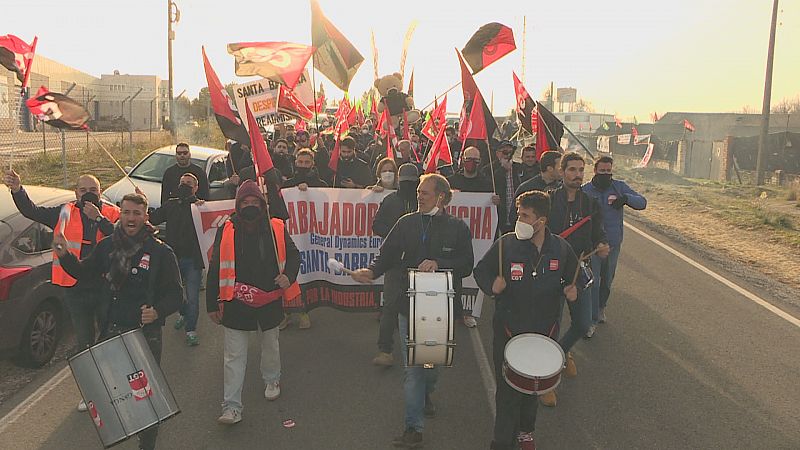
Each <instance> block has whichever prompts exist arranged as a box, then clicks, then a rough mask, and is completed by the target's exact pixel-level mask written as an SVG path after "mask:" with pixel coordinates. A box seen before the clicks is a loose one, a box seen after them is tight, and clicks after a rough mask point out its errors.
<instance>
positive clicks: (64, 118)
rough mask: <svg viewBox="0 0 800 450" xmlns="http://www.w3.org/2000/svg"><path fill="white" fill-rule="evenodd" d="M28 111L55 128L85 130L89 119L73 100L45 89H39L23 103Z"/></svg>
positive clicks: (80, 106) (82, 108)
mask: <svg viewBox="0 0 800 450" xmlns="http://www.w3.org/2000/svg"><path fill="white" fill-rule="evenodd" d="M25 105H27V106H28V111H30V112H31V114H33V115H35V116H36V117H38V118H39V120H41V121H43V122H46V123H47V124H49V125H52V126H54V127H56V128H65V129H69V130H87V129H89V127H88V126H87V125H86V122H88V121H89V119H91V116H90V115H89V112H88V111H86V109H85V108H84V107H83V105H81V104H80V103H78V102H76V101H75V100H73V99H71V98H69V97H67V96H66V95H64V94H59V93H56V92H50V91H48V90H47V88H46V87H44V86H42V87H40V88H39V92H37V93H36V95H35V96H34V97H33V98H29V99H28V100H26V101H25Z"/></svg>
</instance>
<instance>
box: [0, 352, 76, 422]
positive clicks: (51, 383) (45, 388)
mask: <svg viewBox="0 0 800 450" xmlns="http://www.w3.org/2000/svg"><path fill="white" fill-rule="evenodd" d="M71 373H72V372H70V370H69V366H66V367H64V368H63V369H61V370H60V371H58V373H56V374H55V375H53V377H52V378H50V379H49V380H47V382H46V383H45V384H43V385H41V386H39V389H36V390H35V391H33V393H32V394H31V395H29V396H28V398H26V399H25V400H23V401H21V402H20V403H19V404H18V405H17V406H16V408H14V409H12V410H11V411H9V413H8V414H6V415H5V416H3V418H2V419H0V433H3V431H5V430H6V428H8V427H9V426H10V425H12V424H13V423H14V422H16V421H17V419H19V418H20V417H22V416H24V415H25V413H27V412H28V410H30V409H31V408H33V407H34V406H36V404H37V403H39V401H41V400H42V399H43V398H44V396H45V395H47V394H49V393H50V391H52V390H53V389H55V388H56V387H58V385H59V384H61V382H63V381H64V380H66V379H67V378H68V377H69V376H70V374H71Z"/></svg>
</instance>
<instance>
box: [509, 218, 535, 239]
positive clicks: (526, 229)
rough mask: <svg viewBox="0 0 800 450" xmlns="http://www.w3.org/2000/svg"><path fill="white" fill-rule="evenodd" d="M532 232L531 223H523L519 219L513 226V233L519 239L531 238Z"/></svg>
mask: <svg viewBox="0 0 800 450" xmlns="http://www.w3.org/2000/svg"><path fill="white" fill-rule="evenodd" d="M533 232H534V230H533V225H531V224H529V223H525V222H523V221H521V220H518V221H517V224H516V225H515V226H514V234H515V235H516V236H517V239H519V240H520V241H529V240H531V239H532V238H533Z"/></svg>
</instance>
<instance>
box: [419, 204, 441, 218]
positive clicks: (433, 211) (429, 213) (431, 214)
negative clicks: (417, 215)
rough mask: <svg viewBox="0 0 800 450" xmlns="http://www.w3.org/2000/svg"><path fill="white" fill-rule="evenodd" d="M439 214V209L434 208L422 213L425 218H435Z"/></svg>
mask: <svg viewBox="0 0 800 450" xmlns="http://www.w3.org/2000/svg"><path fill="white" fill-rule="evenodd" d="M438 212H439V207H438V206H434V207H433V208H432V209H431V210H430V211H428V212H426V213H422V215H423V216H435V215H436V213H438Z"/></svg>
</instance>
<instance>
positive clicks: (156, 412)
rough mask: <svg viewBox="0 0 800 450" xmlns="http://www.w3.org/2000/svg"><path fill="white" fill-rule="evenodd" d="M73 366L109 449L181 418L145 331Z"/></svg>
mask: <svg viewBox="0 0 800 450" xmlns="http://www.w3.org/2000/svg"><path fill="white" fill-rule="evenodd" d="M69 366H70V369H72V376H73V377H75V382H76V383H77V384H78V389H80V391H81V395H82V396H83V399H84V401H85V402H86V405H87V406H88V408H89V416H90V417H91V418H92V421H93V422H94V425H95V429H96V430H97V434H98V435H99V436H100V441H101V442H102V444H103V447H105V448H108V447H111V446H112V445H115V444H117V443H119V442H122V441H124V440H125V439H128V438H129V437H131V436H133V435H135V434H136V433H138V432H140V431H142V430H144V429H145V428H148V427H150V426H152V425H156V424H158V423H161V422H162V421H164V420H166V419H168V418H170V417H172V416H174V415H176V414H178V413H179V412H180V409H179V408H178V404H177V402H176V401H175V397H174V396H173V395H172V391H171V390H170V388H169V386H168V385H167V380H166V378H164V374H163V372H161V368H160V367H159V365H158V363H157V362H156V360H155V358H154V357H153V353H152V352H151V351H150V347H148V345H147V339H146V338H145V336H144V333H143V332H142V330H141V328H137V329H135V330H131V331H128V332H125V333H122V334H119V335H117V336H114V337H112V338H111V339H108V340H106V341H103V342H100V343H98V344H96V345H94V346H92V347H90V348H88V349H86V350H84V351H82V352H80V353H78V354H77V355H75V356H73V357H72V358H70V359H69Z"/></svg>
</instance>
